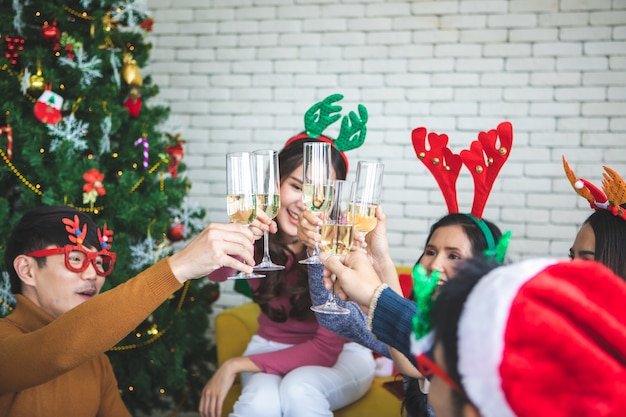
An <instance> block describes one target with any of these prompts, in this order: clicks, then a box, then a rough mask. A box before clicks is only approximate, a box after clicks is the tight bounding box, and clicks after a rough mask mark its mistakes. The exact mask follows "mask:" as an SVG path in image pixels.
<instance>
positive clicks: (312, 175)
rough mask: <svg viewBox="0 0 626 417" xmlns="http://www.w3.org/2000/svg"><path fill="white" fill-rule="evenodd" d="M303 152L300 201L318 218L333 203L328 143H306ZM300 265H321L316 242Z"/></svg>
mask: <svg viewBox="0 0 626 417" xmlns="http://www.w3.org/2000/svg"><path fill="white" fill-rule="evenodd" d="M303 152H304V154H303V156H304V160H303V167H302V170H303V179H302V201H303V202H304V205H305V206H306V208H307V209H309V210H311V211H312V212H313V214H315V215H317V216H320V215H322V214H324V213H325V212H327V211H328V210H330V207H331V204H332V201H333V186H332V182H331V181H330V164H331V162H330V161H331V159H330V158H331V154H330V143H327V142H307V143H305V144H304V151H303ZM316 229H317V228H316ZM300 263H301V264H320V263H322V262H321V261H320V258H319V246H318V244H317V242H315V250H314V252H313V255H312V256H310V257H308V258H307V259H303V260H301V261H300Z"/></svg>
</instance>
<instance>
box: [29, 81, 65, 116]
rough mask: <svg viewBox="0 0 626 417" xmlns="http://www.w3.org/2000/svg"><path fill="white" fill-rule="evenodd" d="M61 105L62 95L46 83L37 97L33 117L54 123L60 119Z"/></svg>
mask: <svg viewBox="0 0 626 417" xmlns="http://www.w3.org/2000/svg"><path fill="white" fill-rule="evenodd" d="M62 107H63V97H61V96H60V95H58V94H57V93H55V92H53V91H52V90H51V87H50V85H48V86H46V89H45V90H44V92H43V93H42V94H41V96H39V98H38V99H37V102H36V103H35V108H34V109H33V112H34V113H35V117H36V118H37V119H38V120H39V121H40V122H42V123H46V124H49V125H54V124H57V123H59V122H60V121H61V118H62V116H61V108H62Z"/></svg>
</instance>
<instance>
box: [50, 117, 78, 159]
mask: <svg viewBox="0 0 626 417" xmlns="http://www.w3.org/2000/svg"><path fill="white" fill-rule="evenodd" d="M46 127H47V128H48V134H49V135H50V136H54V139H52V141H51V142H50V151H51V152H54V151H56V149H57V148H58V147H59V146H61V144H62V143H69V144H71V146H72V150H74V151H84V150H85V149H87V141H86V140H85V139H84V138H85V136H86V135H87V132H88V130H89V123H87V122H84V121H82V120H79V119H77V118H76V116H75V114H74V113H71V114H70V115H69V116H68V117H65V118H64V119H63V120H62V121H61V122H60V123H57V124H55V125H50V124H48V125H46Z"/></svg>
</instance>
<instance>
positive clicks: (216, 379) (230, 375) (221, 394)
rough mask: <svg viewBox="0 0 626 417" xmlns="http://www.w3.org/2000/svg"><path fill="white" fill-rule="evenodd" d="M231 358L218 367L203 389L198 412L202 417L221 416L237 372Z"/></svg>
mask: <svg viewBox="0 0 626 417" xmlns="http://www.w3.org/2000/svg"><path fill="white" fill-rule="evenodd" d="M229 361H231V359H229V360H227V361H226V362H224V363H223V364H222V366H220V367H219V368H217V371H215V373H214V374H213V376H212V377H211V379H210V380H209V381H208V382H207V383H206V385H205V386H204V388H203V389H202V396H201V397H200V404H199V405H198V412H199V413H200V416H202V417H221V416H222V406H223V405H224V399H225V398H226V395H227V394H228V390H230V387H232V385H233V382H234V381H235V377H236V376H237V373H236V372H234V371H233V369H232V366H231V363H230V362H229Z"/></svg>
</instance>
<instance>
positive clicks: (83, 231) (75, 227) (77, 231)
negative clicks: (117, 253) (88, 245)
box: [62, 214, 113, 251]
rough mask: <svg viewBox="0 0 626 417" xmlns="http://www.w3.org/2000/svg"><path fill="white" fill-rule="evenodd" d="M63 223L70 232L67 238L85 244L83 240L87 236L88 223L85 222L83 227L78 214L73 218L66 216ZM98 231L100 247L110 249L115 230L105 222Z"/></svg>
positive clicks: (75, 242)
mask: <svg viewBox="0 0 626 417" xmlns="http://www.w3.org/2000/svg"><path fill="white" fill-rule="evenodd" d="M62 220H63V224H65V230H66V231H67V233H68V236H67V238H68V239H69V241H70V242H72V243H74V244H76V245H80V246H82V245H83V241H84V239H85V237H86V236H87V225H86V224H83V225H82V228H81V224H80V220H79V219H78V215H76V214H75V215H74V218H73V219H70V218H64V219H62ZM97 232H98V241H99V242H100V247H101V248H102V250H106V251H108V250H109V249H110V246H111V243H112V242H113V231H112V230H107V225H106V224H105V225H104V226H103V228H102V230H101V229H97Z"/></svg>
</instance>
